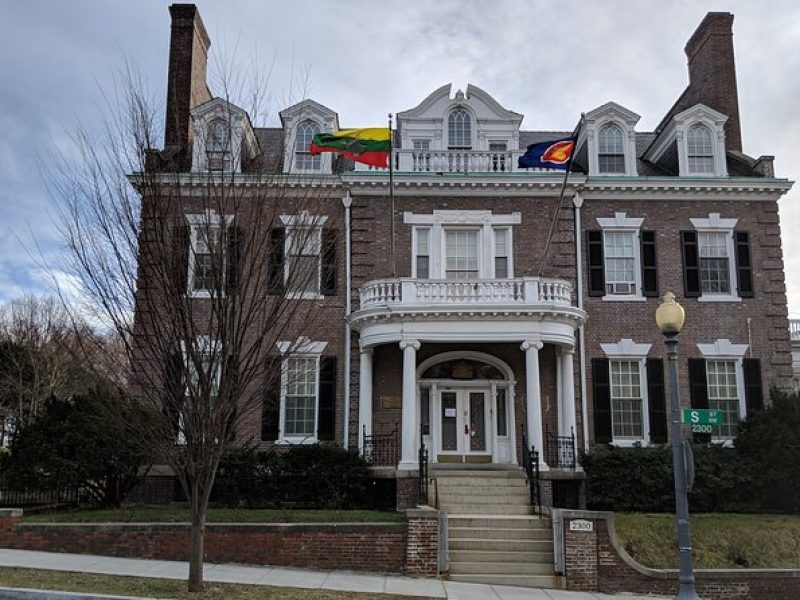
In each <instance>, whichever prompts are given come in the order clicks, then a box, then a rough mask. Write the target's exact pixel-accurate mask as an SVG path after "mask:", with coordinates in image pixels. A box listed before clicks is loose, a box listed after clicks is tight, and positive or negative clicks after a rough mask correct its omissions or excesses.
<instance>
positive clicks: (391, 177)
mask: <svg viewBox="0 0 800 600" xmlns="http://www.w3.org/2000/svg"><path fill="white" fill-rule="evenodd" d="M389 205H390V208H391V211H392V214H391V218H390V220H389V235H390V236H391V238H392V242H391V246H390V249H389V262H390V263H391V267H392V277H397V264H396V262H395V257H394V245H395V241H394V238H395V235H394V143H393V140H392V113H389Z"/></svg>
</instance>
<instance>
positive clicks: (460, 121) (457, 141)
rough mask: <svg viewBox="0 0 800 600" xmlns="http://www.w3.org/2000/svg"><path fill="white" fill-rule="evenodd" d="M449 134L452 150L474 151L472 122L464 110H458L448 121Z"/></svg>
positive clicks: (452, 113) (449, 146) (451, 114)
mask: <svg viewBox="0 0 800 600" xmlns="http://www.w3.org/2000/svg"><path fill="white" fill-rule="evenodd" d="M447 133H448V138H447V139H448V140H449V145H448V148H450V149H451V150H471V149H472V120H471V119H470V116H469V113H468V112H467V111H466V110H464V109H463V108H457V109H456V110H454V111H453V112H451V113H450V116H449V117H448V119H447Z"/></svg>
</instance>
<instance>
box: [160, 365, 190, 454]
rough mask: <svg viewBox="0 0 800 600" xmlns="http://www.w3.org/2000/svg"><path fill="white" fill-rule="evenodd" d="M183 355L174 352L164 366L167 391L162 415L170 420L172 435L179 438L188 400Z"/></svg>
mask: <svg viewBox="0 0 800 600" xmlns="http://www.w3.org/2000/svg"><path fill="white" fill-rule="evenodd" d="M183 371H184V368H183V354H182V353H181V352H180V351H176V352H173V353H172V354H171V355H170V356H169V358H168V359H167V361H166V364H165V365H164V388H165V391H166V394H165V398H164V404H163V406H162V413H163V414H164V416H165V417H167V419H168V420H169V423H170V426H171V427H172V434H173V435H174V436H175V437H176V438H177V435H178V429H179V427H180V414H181V408H182V407H183V402H184V400H185V399H186V389H185V388H184V383H183Z"/></svg>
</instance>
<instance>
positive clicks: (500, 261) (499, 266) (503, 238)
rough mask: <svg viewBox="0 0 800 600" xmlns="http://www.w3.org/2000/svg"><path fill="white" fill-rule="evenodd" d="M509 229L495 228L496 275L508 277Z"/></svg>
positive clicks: (503, 277) (499, 277)
mask: <svg viewBox="0 0 800 600" xmlns="http://www.w3.org/2000/svg"><path fill="white" fill-rule="evenodd" d="M508 254H509V253H508V229H495V230H494V276H495V277H497V278H498V279H505V278H506V277H508Z"/></svg>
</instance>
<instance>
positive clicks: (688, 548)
mask: <svg viewBox="0 0 800 600" xmlns="http://www.w3.org/2000/svg"><path fill="white" fill-rule="evenodd" d="M685 318H686V314H685V313H684V312H683V307H682V306H681V305H680V304H678V303H677V302H675V295H674V294H673V293H672V292H667V293H666V294H664V296H663V298H662V299H661V304H660V305H659V307H658V309H657V310H656V325H658V329H659V330H660V331H661V333H663V334H664V343H665V344H666V346H667V364H668V365H669V387H670V404H671V407H672V426H671V427H672V429H671V431H670V435H671V437H672V467H673V471H674V473H675V514H676V516H677V518H678V560H679V566H680V571H679V573H678V582H679V587H678V595H677V596H676V598H677V600H700V598H699V596H698V595H697V593H696V592H695V590H694V571H693V568H692V534H691V530H690V528H689V499H688V497H687V493H686V492H687V486H686V461H685V450H684V446H683V435H682V432H681V412H680V402H679V401H678V367H677V360H678V334H679V333H680V331H681V328H682V327H683V321H684V319H685Z"/></svg>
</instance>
